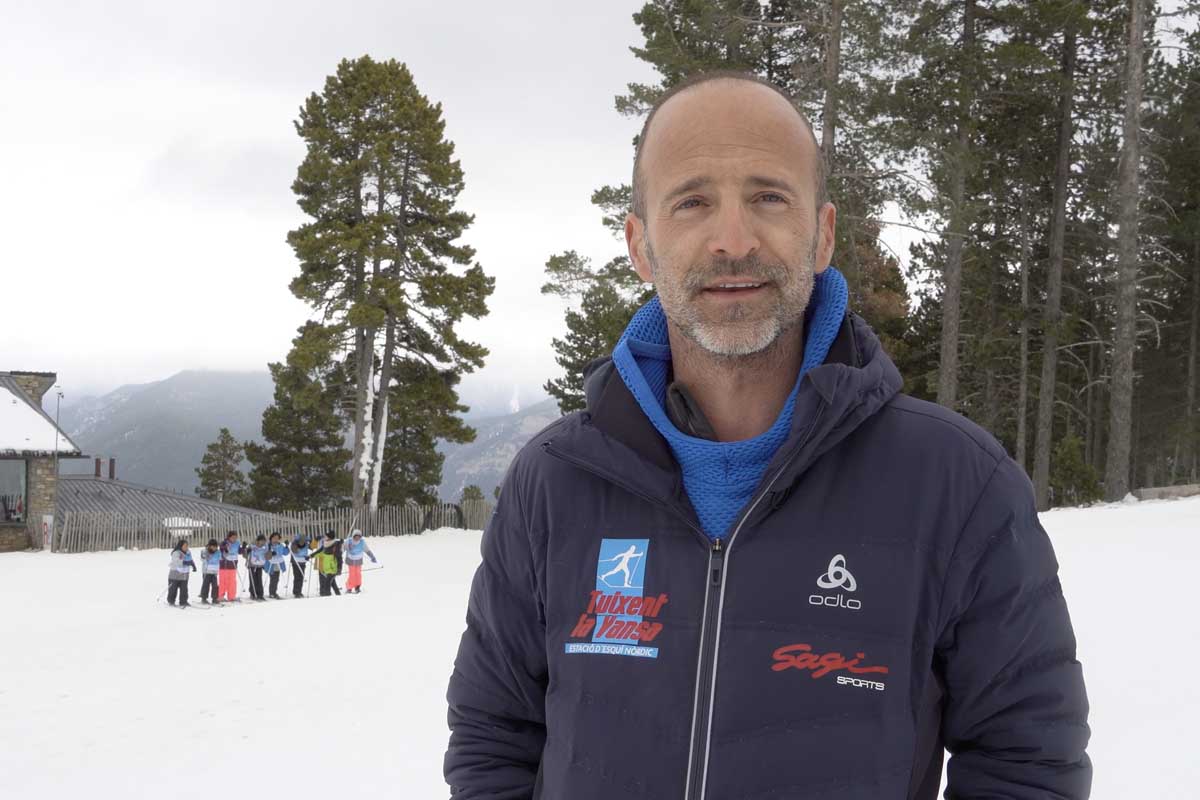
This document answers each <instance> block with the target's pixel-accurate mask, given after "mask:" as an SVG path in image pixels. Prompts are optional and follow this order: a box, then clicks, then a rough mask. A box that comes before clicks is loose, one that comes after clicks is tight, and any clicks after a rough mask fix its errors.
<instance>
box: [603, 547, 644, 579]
mask: <svg viewBox="0 0 1200 800" xmlns="http://www.w3.org/2000/svg"><path fill="white" fill-rule="evenodd" d="M644 555H645V553H639V552H638V551H637V546H636V545H632V544H631V545H629V549H628V550H626V551H625V552H624V553H617V554H616V555H615V556H613V557H612V558H605V559H601V561H600V563H602V564H603V563H605V562H607V561H618V560H619V562H620V563H618V564H617V565H616V566H615V567H613V568H612V569H611V570H609V571H608V572H606V573H604V574H603V575H601V576H600V580H602V581H604V583H605V584H607V585H609V586H613V584H612V583H611V582H610V581H609V580H608V578H609V576H610V575H616V574H617V573H618V572H624V573H625V584H624V585H623V586H613V588H616V589H640V588H641V587H640V586H634V585H633V584H631V583H630V580H631V579H632V578H633V575H632V574H630V571H629V562H630V561H631V560H633V559H635V558H641V557H642V556H644ZM635 569H636V567H635Z"/></svg>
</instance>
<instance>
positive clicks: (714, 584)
mask: <svg viewBox="0 0 1200 800" xmlns="http://www.w3.org/2000/svg"><path fill="white" fill-rule="evenodd" d="M724 571H725V550H724V546H723V545H722V544H721V540H720V539H716V540H714V541H713V543H712V548H711V549H710V550H709V553H708V580H707V581H706V582H705V585H704V611H703V613H702V614H701V620H702V621H701V625H700V657H699V659H698V660H697V661H696V694H695V697H694V698H693V700H692V732H691V735H690V737H689V740H690V741H689V744H688V767H687V788H686V789H685V792H684V797H685V798H692V797H698V796H699V795H698V794H697V793H696V791H695V788H694V787H696V786H698V785H699V784H700V783H701V781H702V779H703V777H704V775H703V772H704V760H701V759H700V758H697V753H698V752H699V745H700V742H701V737H702V736H703V735H704V731H705V730H706V729H707V722H708V715H709V714H711V713H712V706H711V704H706V703H701V702H700V690H701V687H703V686H705V685H706V684H708V683H709V681H710V680H711V676H710V673H711V672H712V670H713V667H714V661H715V660H714V659H712V658H710V657H709V656H708V649H709V648H710V647H711V646H715V645H716V639H715V637H710V636H709V635H708V632H709V631H710V630H713V629H714V628H715V627H716V625H717V620H716V616H717V604H716V602H715V600H713V598H712V597H711V595H712V593H713V592H714V591H715V590H717V589H719V588H720V587H721V581H722V580H723V579H724ZM710 639H711V641H710Z"/></svg>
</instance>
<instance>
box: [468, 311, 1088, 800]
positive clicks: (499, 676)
mask: <svg viewBox="0 0 1200 800" xmlns="http://www.w3.org/2000/svg"><path fill="white" fill-rule="evenodd" d="M900 385H901V380H900V376H899V374H898V373H897V371H896V368H895V366H894V365H893V364H892V362H891V361H890V360H889V359H888V358H887V356H886V355H885V354H884V353H883V351H882V349H881V348H880V346H879V341H878V339H877V338H876V337H875V335H874V334H873V333H872V332H871V331H870V329H869V328H868V327H867V325H866V323H864V322H863V321H862V319H861V318H859V317H857V316H855V315H853V314H850V315H847V317H846V320H845V321H844V323H843V324H842V327H841V330H840V332H839V334H838V337H837V339H836V341H835V342H834V345H833V348H832V350H831V351H830V354H829V356H828V357H827V358H826V361H825V363H824V364H822V365H821V366H819V367H817V368H815V369H813V370H812V371H811V372H809V374H808V375H807V376H806V377H805V378H804V380H803V382H802V386H801V389H800V392H799V396H798V399H797V401H796V411H795V417H794V423H793V427H792V430H791V433H790V437H789V439H788V440H787V441H786V442H785V444H784V445H783V446H782V447H781V448H780V449H779V451H778V453H777V454H776V455H775V457H774V460H773V461H772V463H771V465H770V467H769V468H768V470H767V473H766V476H765V477H764V478H763V481H762V484H761V485H760V487H759V489H758V490H757V491H756V492H755V494H754V498H753V499H752V501H751V502H750V504H748V505H747V507H746V509H744V511H743V513H742V516H741V517H740V518H739V521H738V523H737V524H736V527H735V528H734V529H733V530H732V531H731V533H730V535H728V536H727V537H725V540H724V541H721V542H716V543H714V542H713V541H712V540H710V539H709V538H708V537H707V536H706V535H704V533H703V531H702V530H701V527H700V524H699V522H698V521H697V519H696V515H695V513H694V511H693V510H692V508H691V505H690V504H689V502H688V500H687V496H686V494H685V492H684V490H683V487H682V484H681V479H680V471H679V468H678V466H677V465H676V464H675V462H674V460H673V458H672V456H671V452H670V450H669V448H668V447H667V445H666V443H665V442H664V441H663V439H662V438H661V437H660V436H659V434H658V433H657V432H656V431H655V429H654V428H653V427H652V426H651V425H650V423H649V422H648V421H647V420H646V418H645V416H644V414H643V413H642V411H641V410H640V408H639V407H638V406H637V404H636V402H635V401H634V399H633V397H632V396H631V395H630V394H629V391H628V389H627V388H626V387H625V385H624V383H623V382H622V381H621V380H620V378H619V376H618V375H617V374H616V373H615V371H614V370H613V369H612V367H611V363H605V364H603V365H601V366H600V367H599V368H598V369H596V370H594V371H593V372H592V373H591V374H590V376H589V378H588V381H587V390H588V408H587V410H586V411H584V412H580V413H576V414H572V415H570V416H567V417H564V418H563V419H562V420H560V421H558V422H556V423H554V424H553V425H551V426H550V427H548V428H547V429H546V430H544V431H543V432H542V433H541V434H539V435H538V436H536V437H535V438H534V439H533V440H532V441H531V443H530V444H529V445H528V446H527V447H526V448H525V449H524V450H523V451H522V452H521V453H520V454H519V456H518V457H517V458H516V460H515V461H514V463H513V465H512V466H511V468H510V469H509V472H508V475H507V477H506V479H505V482H504V486H503V488H502V491H501V495H500V501H499V504H498V506H497V509H496V512H495V515H494V516H493V518H492V519H491V521H490V522H489V524H488V527H487V530H486V531H485V533H484V535H483V561H482V563H481V565H480V566H479V569H478V571H477V572H476V574H475V579H474V583H473V584H472V587H471V596H470V602H469V608H468V611H467V627H466V631H465V633H464V634H463V637H462V642H461V644H460V647H459V651H458V657H457V659H456V661H455V666H454V673H453V675H452V676H451V679H450V686H449V691H448V701H449V722H450V728H451V735H450V744H449V749H448V751H447V753H446V759H445V774H446V779H447V782H448V783H449V784H450V786H451V794H452V795H453V796H454V797H455V798H457V800H473V799H474V798H494V799H499V798H505V799H508V800H517V799H518V798H547V799H548V800H593V798H595V799H596V800H600V798H603V799H604V800H614V798H655V799H656V800H657V799H658V798H669V799H670V800H675V799H677V798H678V799H679V800H701V799H702V798H704V799H706V800H731V799H733V798H738V799H739V800H768V799H769V800H785V799H786V800H792V799H793V798H839V799H840V800H848V799H850V798H858V799H861V800H904V798H914V799H915V800H931V798H934V797H936V796H937V791H938V783H939V779H940V776H941V770H942V757H943V748H945V749H948V750H949V751H950V753H951V754H952V756H951V758H950V760H949V762H948V766H947V770H948V781H949V792H948V796H949V797H954V798H1007V799H1008V800H1025V799H1026V798H1028V799H1029V800H1033V799H1034V798H1037V799H1038V800H1043V799H1044V798H1070V799H1072V800H1073V799H1074V798H1086V797H1087V796H1088V794H1089V791H1090V784H1091V776H1092V768H1091V763H1090V761H1089V759H1088V756H1087V754H1086V752H1085V748H1086V745H1087V741H1088V736H1089V728H1088V725H1087V713H1088V703H1087V696H1086V693H1085V690H1084V683H1083V676H1082V672H1081V667H1080V664H1079V662H1078V661H1077V660H1076V657H1075V638H1074V634H1073V632H1072V629H1071V622H1070V618H1069V616H1068V613H1067V605H1066V602H1065V600H1064V598H1063V594H1062V587H1061V586H1060V584H1059V580H1058V575H1057V573H1058V564H1057V561H1056V560H1055V557H1054V551H1053V548H1052V547H1051V543H1050V541H1049V539H1048V538H1047V536H1046V533H1045V531H1044V530H1043V529H1042V527H1041V525H1040V524H1039V523H1038V517H1037V514H1036V511H1035V508H1034V500H1033V493H1032V487H1031V486H1030V483H1029V481H1028V479H1027V478H1026V477H1025V475H1024V473H1023V472H1022V471H1021V469H1020V468H1019V467H1018V466H1017V465H1016V463H1014V462H1013V461H1012V460H1011V459H1010V458H1009V457H1008V456H1007V455H1006V454H1005V452H1004V450H1003V448H1002V447H1001V446H1000V445H999V443H998V442H997V441H996V440H995V439H994V438H993V437H992V436H991V435H989V434H988V433H986V432H985V431H983V430H982V429H980V428H979V427H978V426H976V425H974V424H972V423H971V422H969V421H968V420H966V419H964V418H963V417H961V416H958V415H956V414H954V413H952V412H950V411H948V410H946V409H944V408H941V407H939V406H936V405H932V404H930V403H925V402H921V401H918V400H914V399H912V398H910V397H907V396H905V395H902V394H898V392H899V388H900Z"/></svg>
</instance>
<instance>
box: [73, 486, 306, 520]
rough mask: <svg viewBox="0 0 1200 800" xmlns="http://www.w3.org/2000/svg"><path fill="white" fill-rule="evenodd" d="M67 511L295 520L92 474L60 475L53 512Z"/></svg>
mask: <svg viewBox="0 0 1200 800" xmlns="http://www.w3.org/2000/svg"><path fill="white" fill-rule="evenodd" d="M68 511H73V512H94V511H109V512H113V511H115V512H118V513H122V514H154V515H161V516H162V517H163V518H164V519H168V518H171V519H191V520H212V519H214V518H219V519H221V520H222V521H223V523H222V524H224V522H225V521H228V522H229V523H230V524H237V520H238V519H247V518H251V517H253V518H255V519H256V521H259V522H263V521H266V522H268V524H276V525H279V526H280V527H284V526H294V525H295V524H296V522H295V520H292V519H290V518H288V517H283V516H280V515H278V514H271V513H268V512H266V511H258V510H257V509H253V508H246V507H245V506H235V505H232V504H229V503H218V502H216V501H215V500H205V499H204V498H203V497H196V496H194V495H188V494H180V493H179V492H172V491H170V490H168V489H155V488H152V487H150V486H142V485H141V484H137V483H129V482H128V481H114V480H108V479H107V478H97V477H95V476H93V475H60V476H59V478H58V498H57V501H56V508H55V513H56V514H57V515H58V516H62V515H64V514H65V513H66V512H68Z"/></svg>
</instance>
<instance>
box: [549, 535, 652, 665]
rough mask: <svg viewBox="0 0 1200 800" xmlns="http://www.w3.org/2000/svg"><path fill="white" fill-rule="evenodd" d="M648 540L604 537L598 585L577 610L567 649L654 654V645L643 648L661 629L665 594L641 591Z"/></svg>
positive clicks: (648, 548) (638, 655) (598, 557)
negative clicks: (580, 608) (585, 605)
mask: <svg viewBox="0 0 1200 800" xmlns="http://www.w3.org/2000/svg"><path fill="white" fill-rule="evenodd" d="M649 554H650V540H649V539H602V540H600V554H599V555H598V556H597V558H596V588H595V589H594V590H593V591H592V592H591V593H590V594H589V596H588V604H587V608H586V610H585V611H584V612H583V613H582V614H580V615H579V620H578V621H577V622H576V623H575V627H574V629H572V631H571V637H570V638H571V639H587V638H588V637H589V636H590V637H591V640H590V641H583V642H580V641H570V642H567V645H566V652H568V653H601V654H604V655H615V656H633V657H636V658H658V648H657V647H647V646H646V644H647V643H648V642H652V641H654V640H655V638H657V637H658V635H659V633H661V632H662V629H663V626H662V623H661V622H658V621H657V619H656V618H657V617H658V615H659V614H660V613H661V612H662V608H663V606H665V605H666V604H667V602H668V597H667V595H665V594H659V595H656V596H650V595H647V594H645V577H646V564H647V560H648V559H649V557H650V556H649Z"/></svg>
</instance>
